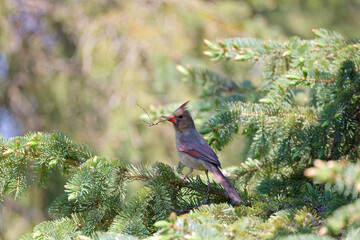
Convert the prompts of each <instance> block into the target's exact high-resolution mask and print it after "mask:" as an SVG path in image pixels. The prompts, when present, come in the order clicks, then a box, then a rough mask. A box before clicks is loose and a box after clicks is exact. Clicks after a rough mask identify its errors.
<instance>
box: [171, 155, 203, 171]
mask: <svg viewBox="0 0 360 240" xmlns="http://www.w3.org/2000/svg"><path fill="white" fill-rule="evenodd" d="M177 152H178V154H179V157H180V161H181V162H182V163H183V164H184V165H185V166H187V167H188V168H193V169H196V170H204V171H205V170H207V168H206V167H205V165H204V164H203V162H204V161H203V160H201V159H198V158H194V157H192V156H190V155H189V154H187V153H184V152H181V151H179V150H178V151H177Z"/></svg>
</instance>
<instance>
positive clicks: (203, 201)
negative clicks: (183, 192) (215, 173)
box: [201, 183, 210, 204]
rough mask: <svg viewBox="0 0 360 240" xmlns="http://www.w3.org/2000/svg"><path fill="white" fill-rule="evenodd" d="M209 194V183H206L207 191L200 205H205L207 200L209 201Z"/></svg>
mask: <svg viewBox="0 0 360 240" xmlns="http://www.w3.org/2000/svg"><path fill="white" fill-rule="evenodd" d="M209 192H210V183H208V185H207V191H206V194H205V196H204V198H203V200H202V201H201V204H205V203H206V202H207V200H208V199H209Z"/></svg>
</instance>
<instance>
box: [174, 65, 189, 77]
mask: <svg viewBox="0 0 360 240" xmlns="http://www.w3.org/2000/svg"><path fill="white" fill-rule="evenodd" d="M175 68H176V70H177V71H178V72H179V73H181V74H182V75H184V76H189V75H190V74H189V70H187V69H186V68H185V67H184V66H182V65H176V67H175Z"/></svg>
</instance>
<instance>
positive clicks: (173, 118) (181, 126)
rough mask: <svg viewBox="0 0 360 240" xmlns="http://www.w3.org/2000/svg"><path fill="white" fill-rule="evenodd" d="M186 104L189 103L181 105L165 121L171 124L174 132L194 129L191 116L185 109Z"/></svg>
mask: <svg viewBox="0 0 360 240" xmlns="http://www.w3.org/2000/svg"><path fill="white" fill-rule="evenodd" d="M188 103H189V101H187V102H185V103H183V104H182V105H181V106H180V107H179V108H178V109H176V110H175V111H174V112H173V114H171V115H170V116H168V117H167V118H166V120H167V121H169V122H172V124H173V125H174V127H175V129H176V130H179V131H182V130H185V129H188V128H195V124H194V121H193V119H192V117H191V114H190V112H189V111H188V110H187V109H186V105H187V104H188Z"/></svg>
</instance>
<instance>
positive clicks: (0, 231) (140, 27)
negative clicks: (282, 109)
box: [0, 0, 360, 239]
mask: <svg viewBox="0 0 360 240" xmlns="http://www.w3.org/2000/svg"><path fill="white" fill-rule="evenodd" d="M0 13H1V14H0V133H1V134H2V135H3V136H4V137H6V138H9V137H13V136H17V135H23V134H25V133H27V132H29V131H50V130H53V129H58V130H61V131H63V132H65V133H66V134H67V135H68V136H69V137H70V138H71V139H73V140H75V141H77V142H83V143H86V144H89V145H91V146H92V147H94V148H95V149H96V151H97V152H98V153H99V155H103V156H105V157H108V158H111V157H118V158H121V159H124V160H126V161H130V162H132V163H135V164H138V163H150V164H151V163H154V162H156V161H161V162H166V163H168V164H171V165H175V164H176V163H177V162H178V157H177V155H176V151H175V149H174V132H173V129H172V126H171V125H170V124H159V125H157V126H155V127H151V128H149V127H148V126H147V125H146V124H144V123H143V122H142V121H141V120H140V118H139V117H140V115H142V114H143V113H144V112H143V111H142V109H141V108H139V107H138V106H137V104H140V105H141V106H143V107H144V108H146V109H152V108H154V107H156V108H161V107H163V106H164V107H165V106H166V105H167V104H170V103H178V104H180V103H182V102H184V101H186V100H191V101H192V103H195V105H196V101H197V100H198V99H199V92H200V91H201V86H200V85H194V84H193V83H190V82H186V81H184V80H183V79H182V78H181V76H180V74H178V73H177V71H176V69H175V66H176V65H177V64H184V65H186V64H189V65H190V66H193V67H196V68H208V69H211V70H214V71H217V72H219V73H220V74H222V75H224V76H226V77H229V78H232V79H234V80H236V81H239V82H241V81H250V82H251V84H253V85H254V86H255V87H256V86H258V85H259V84H260V77H261V76H259V73H258V72H259V71H258V70H257V69H256V66H250V65H242V64H234V63H231V62H221V63H213V62H211V61H210V60H209V59H208V58H207V57H205V56H203V55H202V51H204V50H205V47H204V45H203V39H204V38H206V39H210V40H216V39H221V38H228V37H256V38H263V39H274V40H285V39H288V38H289V37H291V36H294V35H297V36H300V37H302V38H312V32H311V29H312V28H327V29H331V30H335V31H338V32H339V33H341V34H343V35H344V36H347V37H353V38H358V37H360V1H359V0H342V1H339V0H326V1H321V0H292V1H287V0H242V1H241V0H239V1H221V0H181V1H179V0H167V1H165V0H163V1H161V0H131V1H129V0H92V1H89V0H76V1H75V0H61V1H59V0H1V1H0ZM192 110H193V115H194V116H195V118H196V113H197V112H196V107H193V109H192ZM243 141H244V139H242V138H241V137H239V138H237V139H235V141H233V142H232V143H231V144H230V145H229V146H227V147H226V148H224V150H223V151H222V152H220V153H219V155H220V158H221V160H222V163H223V166H224V167H227V166H232V165H236V164H240V162H241V161H242V159H244V157H245V156H244V154H243V153H244V149H243V146H244V144H243ZM29 177H31V176H29ZM65 182H66V176H61V175H60V174H54V176H53V177H52V178H51V181H50V182H49V185H48V189H47V190H40V189H38V188H36V186H35V187H32V188H31V189H30V191H29V192H28V193H27V195H26V196H24V197H22V198H21V199H18V200H16V201H14V200H13V199H12V197H7V198H6V199H5V201H4V202H3V203H0V214H1V217H0V239H16V238H18V237H19V236H20V235H21V234H23V233H25V232H28V231H30V230H31V229H32V228H33V227H34V225H36V224H38V223H39V222H41V221H44V220H48V219H51V216H49V215H48V213H47V207H48V205H49V203H50V202H51V201H52V200H53V199H54V198H55V197H56V196H57V194H58V193H59V192H62V191H63V190H64V189H63V185H64V184H65ZM136 187H137V186H130V193H131V192H132V191H136Z"/></svg>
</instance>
